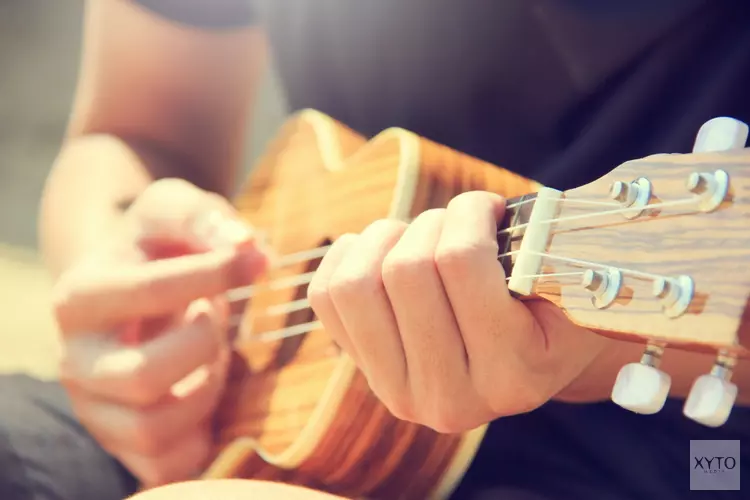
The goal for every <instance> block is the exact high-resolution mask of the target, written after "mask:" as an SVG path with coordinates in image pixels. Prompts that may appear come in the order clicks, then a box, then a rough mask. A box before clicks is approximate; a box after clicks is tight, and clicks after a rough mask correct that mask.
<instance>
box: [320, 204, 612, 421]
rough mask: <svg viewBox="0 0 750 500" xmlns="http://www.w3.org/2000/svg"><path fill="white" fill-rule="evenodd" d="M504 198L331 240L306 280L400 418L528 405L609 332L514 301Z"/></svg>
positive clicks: (469, 417) (442, 417) (470, 414)
mask: <svg viewBox="0 0 750 500" xmlns="http://www.w3.org/2000/svg"><path fill="white" fill-rule="evenodd" d="M504 206H505V202H504V200H503V199H502V198H501V197H500V196H497V195H494V194H492V193H485V192H471V193H465V194H462V195H459V196H457V197H456V198H454V199H453V200H452V201H451V202H450V204H449V205H448V207H447V208H446V209H435V210H429V211H427V212H424V213H422V214H420V215H419V216H418V217H417V218H416V219H414V221H412V222H411V223H410V224H408V225H407V224H406V223H403V222H399V221H395V220H381V221H378V222H375V223H373V224H372V225H370V226H369V227H367V228H366V229H365V230H364V231H363V232H362V233H361V234H359V235H351V234H347V235H344V236H342V237H341V238H338V239H337V240H336V242H335V243H334V244H333V246H332V247H331V248H330V249H329V251H328V253H327V254H326V256H325V258H324V259H323V261H322V262H321V264H320V267H319V268H318V270H317V272H316V274H315V275H314V277H313V280H312V282H311V283H310V286H309V288H308V299H309V300H310V304H311V306H312V308H313V310H314V311H315V313H316V315H317V316H318V318H319V319H320V321H321V322H322V323H323V325H324V327H325V328H326V329H327V331H328V332H329V333H330V334H331V335H332V337H333V338H334V340H335V341H336V342H337V343H338V344H339V345H340V346H341V348H342V349H343V350H344V351H345V352H347V353H348V354H349V355H350V356H351V357H352V359H353V360H354V362H355V363H356V364H357V365H358V367H359V368H360V369H361V370H362V372H363V373H364V375H365V376H366V377H367V380H368V382H369V385H370V387H371V389H372V390H373V392H374V393H375V395H376V396H377V397H378V398H379V399H380V400H381V401H382V402H383V403H384V404H385V405H386V406H387V407H388V409H389V410H390V411H391V412H392V413H393V414H394V415H395V416H396V417H398V418H401V419H403V420H409V421H413V422H417V423H420V424H423V425H426V426H429V427H431V428H433V429H435V430H437V431H440V432H460V431H464V430H468V429H471V428H474V427H476V426H478V425H481V424H484V423H487V422H489V421H491V420H493V419H495V418H497V417H500V416H505V415H511V414H518V413H523V412H527V411H530V410H532V409H535V408H537V407H539V406H541V405H542V404H544V403H545V402H546V401H548V400H549V399H551V398H552V397H554V396H555V395H556V394H558V393H559V392H560V391H561V390H562V389H564V388H565V387H566V386H568V385H569V384H570V383H571V382H572V381H573V380H574V379H576V378H577V377H578V376H579V375H581V373H582V372H583V371H584V370H585V369H586V368H587V366H588V365H589V364H590V363H591V362H592V361H593V360H594V358H596V356H597V355H598V354H599V353H600V352H601V351H602V349H603V348H604V346H605V344H606V343H607V342H608V341H607V340H606V339H604V338H602V337H599V336H597V335H595V334H594V333H592V332H590V331H587V330H584V329H582V328H579V327H577V326H575V325H573V324H572V323H571V322H569V321H568V320H567V318H566V317H565V316H564V314H563V313H562V312H561V311H560V310H559V309H557V308H556V307H555V306H553V305H552V304H550V303H548V302H546V301H543V300H536V301H529V302H521V301H519V300H517V299H514V298H513V297H512V296H511V295H510V294H509V291H508V288H507V282H506V276H505V274H504V271H503V268H502V266H501V265H500V264H499V262H498V259H497V256H498V244H497V235H496V233H497V221H498V220H500V219H501V217H502V213H503V210H504Z"/></svg>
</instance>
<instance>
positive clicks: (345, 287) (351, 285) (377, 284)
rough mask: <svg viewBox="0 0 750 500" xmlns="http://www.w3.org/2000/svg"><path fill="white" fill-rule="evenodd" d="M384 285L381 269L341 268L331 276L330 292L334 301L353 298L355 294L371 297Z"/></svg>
mask: <svg viewBox="0 0 750 500" xmlns="http://www.w3.org/2000/svg"><path fill="white" fill-rule="evenodd" d="M382 287H383V282H382V278H381V275H380V270H379V269H374V268H360V269H343V268H342V269H341V270H340V271H337V272H336V273H335V274H334V276H333V277H332V278H331V284H330V286H329V293H330V297H331V300H332V301H333V302H334V303H339V302H342V301H345V300H349V299H351V298H352V297H353V296H355V295H361V296H365V297H371V296H372V295H374V294H376V293H378V292H379V291H380V290H381V289H382Z"/></svg>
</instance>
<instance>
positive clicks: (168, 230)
mask: <svg viewBox="0 0 750 500" xmlns="http://www.w3.org/2000/svg"><path fill="white" fill-rule="evenodd" d="M128 216H129V217H130V218H132V219H134V220H135V221H136V222H137V227H138V230H139V239H140V240H141V241H143V242H144V243H150V244H157V245H158V244H159V243H160V242H162V243H167V242H170V241H172V242H174V241H182V242H187V243H192V244H195V245H198V246H202V247H204V248H206V249H207V248H221V247H222V246H226V245H233V244H241V243H244V242H246V241H248V240H250V239H251V238H252V237H253V232H252V230H251V228H250V227H249V226H248V225H247V224H245V223H243V222H242V221H241V219H240V218H239V216H238V214H237V212H236V210H235V209H234V207H232V205H231V204H230V203H229V201H228V200H226V199H225V198H223V197H221V196H219V195H217V194H215V193H211V192H208V191H205V190H203V189H200V188H198V187H197V186H195V185H193V184H191V183H190V182H187V181H185V180H183V179H172V178H170V179H160V180H158V181H156V182H153V183H152V184H150V185H149V186H148V187H147V188H146V189H145V190H144V192H143V193H141V195H140V196H139V197H138V199H137V200H136V202H135V203H133V205H132V206H131V207H130V209H129V210H128Z"/></svg>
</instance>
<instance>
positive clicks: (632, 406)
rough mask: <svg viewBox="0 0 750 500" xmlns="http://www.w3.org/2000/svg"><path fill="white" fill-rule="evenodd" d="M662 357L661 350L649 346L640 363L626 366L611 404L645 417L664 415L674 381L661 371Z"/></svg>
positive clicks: (616, 383)
mask: <svg viewBox="0 0 750 500" xmlns="http://www.w3.org/2000/svg"><path fill="white" fill-rule="evenodd" d="M663 353H664V348H663V347H662V346H660V345H656V344H649V345H648V346H647V347H646V350H645V352H644V353H643V356H642V357H641V362H640V363H629V364H627V365H625V366H623V367H622V369H621V370H620V373H618V374H617V379H616V380H615V384H614V386H613V387H612V402H613V403H615V404H617V405H619V406H622V407H623V408H625V409H626V410H630V411H632V412H634V413H640V414H643V415H650V414H653V413H658V412H659V411H661V409H662V408H663V407H664V403H665V402H666V401H667V396H668V395H669V388H670V386H671V384H672V379H671V377H670V376H669V375H668V374H666V373H664V372H663V371H661V370H659V363H660V362H661V356H662V354H663Z"/></svg>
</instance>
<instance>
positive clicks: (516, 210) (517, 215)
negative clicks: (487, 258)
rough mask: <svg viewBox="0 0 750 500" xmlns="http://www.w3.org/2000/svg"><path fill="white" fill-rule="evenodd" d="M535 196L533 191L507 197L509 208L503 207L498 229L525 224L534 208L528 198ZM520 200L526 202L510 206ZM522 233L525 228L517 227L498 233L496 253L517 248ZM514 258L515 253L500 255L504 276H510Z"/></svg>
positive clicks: (533, 198) (532, 198) (534, 197)
mask: <svg viewBox="0 0 750 500" xmlns="http://www.w3.org/2000/svg"><path fill="white" fill-rule="evenodd" d="M536 196H537V195H536V193H533V194H526V195H523V196H519V197H516V198H509V199H508V200H507V202H506V203H507V205H509V206H510V208H506V209H505V215H504V216H503V220H502V221H501V223H500V224H499V226H498V230H502V229H506V228H509V227H514V226H518V225H522V224H526V223H527V222H529V217H531V211H532V210H533V208H534V203H535V202H534V201H528V200H535V199H536ZM522 202H526V203H523V204H522V205H518V206H516V207H513V206H512V205H515V204H518V203H522ZM524 233H525V229H519V230H517V231H513V232H512V233H502V234H499V235H498V237H497V244H498V255H503V254H506V253H508V252H511V251H513V250H516V249H518V247H519V245H520V244H521V240H522V239H523V235H524ZM515 260H516V256H515V255H506V256H504V257H500V264H501V265H502V266H503V269H505V275H506V276H510V273H511V271H513V264H514V263H515Z"/></svg>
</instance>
